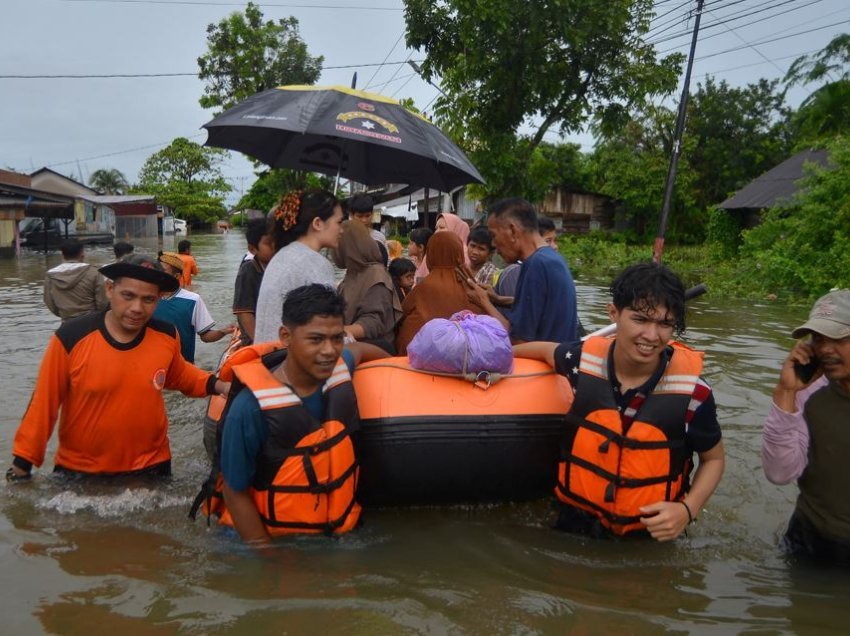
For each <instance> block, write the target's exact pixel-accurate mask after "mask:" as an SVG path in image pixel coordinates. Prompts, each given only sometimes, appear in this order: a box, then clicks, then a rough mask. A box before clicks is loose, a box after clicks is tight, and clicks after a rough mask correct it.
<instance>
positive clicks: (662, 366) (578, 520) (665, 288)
mask: <svg viewBox="0 0 850 636" xmlns="http://www.w3.org/2000/svg"><path fill="white" fill-rule="evenodd" d="M611 293H612V302H611V304H609V305H608V313H609V317H610V318H611V320H612V322H614V323H615V324H616V325H617V332H616V336H615V337H614V338H604V337H599V336H591V337H588V338H587V339H586V340H585V341H584V342H567V343H563V344H560V345H559V344H556V343H553V342H530V343H525V344H521V345H518V346H516V347H514V354H515V355H516V356H518V357H524V358H534V359H538V360H543V361H544V362H547V363H548V364H550V365H551V366H552V367H553V368H554V369H555V370H556V371H557V372H558V373H560V374H561V375H564V376H566V378H567V379H568V380H569V382H570V384H571V386H572V388H573V390H574V401H573V404H572V406H571V408H570V411H569V413H568V414H567V423H566V429H565V435H564V441H563V448H562V449H561V457H562V460H561V464H560V467H559V473H558V474H559V476H558V486H557V488H556V491H555V492H556V494H557V496H558V499H559V500H560V502H561V514H560V517H559V520H558V527H559V528H560V529H563V530H567V531H569V532H576V533H580V534H590V535H593V536H605V535H608V534H612V533H613V534H616V535H624V534H633V533H637V534H647V533H648V534H650V535H651V536H652V537H653V538H655V539H657V540H659V541H669V540H672V539H675V538H676V537H677V536H679V535H680V534H681V533H682V531H683V530H684V529H685V527H686V526H687V525H688V524H689V523H690V522H692V521H693V520H694V519H695V518H696V516H697V515H698V514H699V512H700V510H701V509H702V507H703V506H704V505H705V503H706V502H707V501H708V499H709V497H711V494H712V493H713V492H714V489H715V488H716V487H717V484H718V483H719V482H720V478H721V476H722V474H723V468H724V452H723V443H722V441H721V433H720V426H719V424H718V423H717V413H716V407H715V403H714V397H713V395H712V392H711V388H710V387H709V386H708V384H707V383H706V382H705V381H704V380H703V379H702V378H701V377H700V373H701V371H702V354H701V353H699V352H697V351H693V350H691V349H689V348H687V347H685V346H683V345H680V344H679V343H674V342H673V341H672V336H673V333H674V331H678V332H681V331H683V330H684V328H685V318H684V316H685V309H684V306H685V289H684V286H683V285H682V282H681V280H679V278H678V276H676V275H675V274H674V273H673V272H671V271H670V270H669V269H667V268H666V267H664V266H663V265H657V264H655V263H640V264H638V265H633V266H631V267H629V268H627V269H626V270H624V271H623V272H622V273H621V274H620V275H619V276H618V277H617V279H616V280H615V281H614V282H613V284H612V285H611ZM694 453H696V454H697V456H698V457H699V467H698V468H697V470H696V472H695V473H694V475H693V482H691V481H690V472H691V469H692V466H693V465H692V455H693V454H694Z"/></svg>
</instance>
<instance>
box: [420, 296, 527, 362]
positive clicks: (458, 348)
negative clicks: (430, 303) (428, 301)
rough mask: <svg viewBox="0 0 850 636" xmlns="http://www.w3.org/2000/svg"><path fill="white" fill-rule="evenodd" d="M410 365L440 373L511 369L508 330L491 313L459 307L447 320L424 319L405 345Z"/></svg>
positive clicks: (512, 360) (512, 354) (512, 359)
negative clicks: (480, 313) (484, 313)
mask: <svg viewBox="0 0 850 636" xmlns="http://www.w3.org/2000/svg"><path fill="white" fill-rule="evenodd" d="M407 355H408V357H409V358H410V366H412V367H413V368H414V369H421V370H423V371H440V372H442V373H480V372H481V371H490V372H493V373H512V372H513V370H514V352H513V349H512V348H511V339H510V337H509V336H508V332H507V331H506V330H505V328H504V327H503V326H502V323H500V322H499V321H498V320H496V319H495V318H493V317H491V316H479V315H477V314H474V313H472V312H471V311H468V310H464V311H459V312H457V313H456V314H454V315H452V317H451V319H450V320H446V319H445V318H434V319H433V320H429V321H428V322H426V323H425V324H424V325H423V326H422V328H421V329H420V330H419V332H418V333H417V334H416V335H415V336H414V337H413V340H411V341H410V344H409V345H407Z"/></svg>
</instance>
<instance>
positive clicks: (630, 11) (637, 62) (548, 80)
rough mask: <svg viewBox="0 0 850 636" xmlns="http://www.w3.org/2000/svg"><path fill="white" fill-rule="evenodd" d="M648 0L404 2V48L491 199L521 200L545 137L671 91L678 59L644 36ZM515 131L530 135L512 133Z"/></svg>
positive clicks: (607, 121) (609, 120)
mask: <svg viewBox="0 0 850 636" xmlns="http://www.w3.org/2000/svg"><path fill="white" fill-rule="evenodd" d="M652 6H653V2H652V0H608V1H606V2H587V0H526V1H524V2H517V1H516V0H482V1H481V2H468V1H466V0H442V1H441V2H434V1H433V0H405V20H406V22H407V44H408V46H410V47H412V48H415V49H418V50H424V52H425V54H426V59H425V61H424V62H423V63H422V65H421V66H422V74H423V76H424V77H425V78H426V79H428V80H431V79H432V78H435V77H436V76H439V77H440V85H441V88H442V90H443V91H444V92H445V93H446V95H447V97H440V98H438V100H437V102H436V105H435V109H434V112H435V114H436V116H437V120H438V122H439V123H440V125H441V126H443V127H444V128H446V130H447V132H448V133H449V134H450V136H452V137H453V138H454V139H455V140H456V141H458V142H459V143H460V144H461V146H462V147H464V148H465V149H466V150H467V151H468V152H469V154H470V158H471V159H472V161H473V163H475V164H476V165H477V166H478V167H479V169H480V170H481V172H482V174H483V176H484V177H485V179H486V180H487V182H488V186H487V187H488V192H489V194H490V195H491V196H493V197H496V196H503V195H508V194H514V195H516V194H526V192H527V190H526V187H527V186H528V183H527V181H526V174H527V167H528V166H529V164H530V162H531V160H532V158H533V156H534V153H535V150H536V149H537V148H538V146H540V144H541V143H542V141H543V138H544V135H545V134H546V132H547V131H549V130H552V129H554V128H557V129H558V130H560V131H561V132H562V133H571V132H576V131H578V130H580V129H581V128H582V127H583V126H584V125H585V124H586V123H587V122H588V120H589V119H591V118H593V119H595V120H597V121H599V122H601V123H602V124H603V125H605V126H606V127H613V126H614V124H615V122H617V121H620V120H621V119H622V116H623V114H624V112H625V111H627V110H628V109H629V108H630V107H631V106H632V105H634V104H638V103H643V102H644V100H645V99H646V97H647V96H653V95H660V94H667V93H669V92H670V91H671V90H673V89H674V88H675V87H676V82H677V77H678V71H679V68H680V65H681V61H682V56H681V55H680V54H675V55H670V56H668V57H665V58H664V59H662V60H660V61H659V60H657V59H656V53H655V50H654V48H653V46H652V45H651V44H649V43H648V42H647V41H646V39H645V36H646V33H647V31H648V29H649V22H650V19H651V17H652V15H653V14H652V11H653V9H652ZM523 125H531V126H533V127H534V128H535V132H533V133H531V134H527V135H523V134H520V132H519V131H520V130H521V127H522V126H523Z"/></svg>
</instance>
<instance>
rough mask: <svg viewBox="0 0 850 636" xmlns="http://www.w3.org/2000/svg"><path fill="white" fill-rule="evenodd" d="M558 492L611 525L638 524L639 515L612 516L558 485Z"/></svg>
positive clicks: (609, 512)
mask: <svg viewBox="0 0 850 636" xmlns="http://www.w3.org/2000/svg"><path fill="white" fill-rule="evenodd" d="M558 490H559V491H560V492H561V494H563V495H564V496H565V497H566V498H567V499H571V500H572V501H575V502H576V503H578V504H581V505H582V506H586V507H587V508H590V509H592V510H595V511H596V512H598V513H599V514H600V515H601V516H602V517H604V518H605V520H606V521H608V523H610V524H612V525H621V526H628V525H631V524H634V523H640V517H641V515H618V514H614V513H613V512H611V511H610V510H607V509H606V508H603V507H602V506H600V505H599V504H597V503H594V502H593V501H590V500H589V499H585V498H584V497H581V496H579V495H577V494H576V493H574V492H571V491H569V490H568V489H566V488H564V487H563V486H562V485H561V484H558Z"/></svg>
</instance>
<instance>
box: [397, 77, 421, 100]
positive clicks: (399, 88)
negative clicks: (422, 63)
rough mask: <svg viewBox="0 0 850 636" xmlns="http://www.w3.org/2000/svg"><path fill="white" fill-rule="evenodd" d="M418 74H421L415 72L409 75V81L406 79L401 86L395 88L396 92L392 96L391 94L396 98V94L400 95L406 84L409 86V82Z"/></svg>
mask: <svg viewBox="0 0 850 636" xmlns="http://www.w3.org/2000/svg"><path fill="white" fill-rule="evenodd" d="M418 75H419V73H413V74H412V75H411V76H409V77H408V78H407V81H406V82H405V83H404V84H402V85H401V86H399V87H398V88H397V89H396V90H395V92H394V93H393V94H392V96H391V97H393V98H395V96H396V95H398V94H399V93H400V92H401V91H403V90H404V87H405V86H407V85H408V84H410V80H412V79H413V78H414V77H417V76H418Z"/></svg>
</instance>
